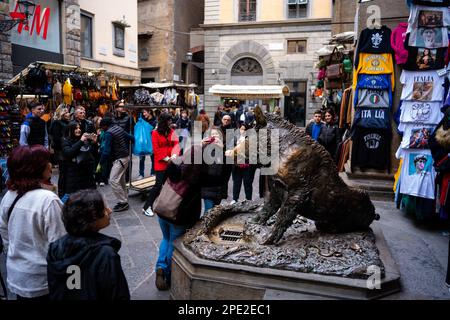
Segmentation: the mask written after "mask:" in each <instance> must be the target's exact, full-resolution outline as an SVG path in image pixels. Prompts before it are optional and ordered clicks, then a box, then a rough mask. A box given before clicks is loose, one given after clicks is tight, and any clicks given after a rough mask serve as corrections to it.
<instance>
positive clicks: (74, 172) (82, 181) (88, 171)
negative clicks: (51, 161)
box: [60, 139, 97, 194]
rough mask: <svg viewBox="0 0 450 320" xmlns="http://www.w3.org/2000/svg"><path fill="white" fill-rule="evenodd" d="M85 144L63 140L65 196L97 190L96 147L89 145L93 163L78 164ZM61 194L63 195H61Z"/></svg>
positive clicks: (79, 141) (78, 141)
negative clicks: (85, 190) (80, 191)
mask: <svg viewBox="0 0 450 320" xmlns="http://www.w3.org/2000/svg"><path fill="white" fill-rule="evenodd" d="M83 145H84V142H83V141H81V140H72V139H64V140H63V150H62V155H63V164H64V165H63V173H62V174H63V179H62V180H63V190H60V191H62V192H63V194H71V193H74V192H77V191H79V190H83V189H95V177H94V173H95V156H96V152H97V150H96V146H95V145H93V144H90V143H89V146H90V148H91V149H90V150H91V154H92V161H88V162H82V163H77V160H76V158H77V156H78V154H79V153H80V149H81V147H82V146H83ZM60 194H61V193H60Z"/></svg>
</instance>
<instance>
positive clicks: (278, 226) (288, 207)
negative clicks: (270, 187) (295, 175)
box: [263, 189, 308, 245]
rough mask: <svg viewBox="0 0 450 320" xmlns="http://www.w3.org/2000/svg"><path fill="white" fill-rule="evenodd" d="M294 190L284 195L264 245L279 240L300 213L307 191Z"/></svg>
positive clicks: (306, 199) (306, 197) (306, 198)
mask: <svg viewBox="0 0 450 320" xmlns="http://www.w3.org/2000/svg"><path fill="white" fill-rule="evenodd" d="M295 191H296V192H294V191H291V192H289V194H288V196H287V197H286V199H285V201H284V203H283V205H282V207H281V209H280V212H279V213H278V216H277V221H276V222H275V224H274V226H273V228H272V231H271V232H270V234H269V236H268V237H267V239H266V240H265V241H264V242H263V244H264V245H271V244H274V243H277V242H278V241H280V239H281V238H282V237H283V235H284V233H285V232H286V230H287V229H288V228H289V227H290V226H291V225H292V223H293V222H294V220H295V218H296V217H297V215H298V214H301V212H302V211H303V210H304V208H305V204H306V201H308V193H300V191H299V190H298V189H296V190H295Z"/></svg>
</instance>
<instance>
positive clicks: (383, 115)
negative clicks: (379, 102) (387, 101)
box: [352, 108, 390, 129]
mask: <svg viewBox="0 0 450 320" xmlns="http://www.w3.org/2000/svg"><path fill="white" fill-rule="evenodd" d="M389 115H390V113H389V109H376V108H356V111H355V118H354V120H353V125H352V126H353V127H356V126H358V127H363V128H380V129H388V128H390V117H389Z"/></svg>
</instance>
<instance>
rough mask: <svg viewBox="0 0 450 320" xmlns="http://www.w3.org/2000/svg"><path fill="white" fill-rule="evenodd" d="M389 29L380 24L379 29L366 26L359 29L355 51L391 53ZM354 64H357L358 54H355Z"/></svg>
mask: <svg viewBox="0 0 450 320" xmlns="http://www.w3.org/2000/svg"><path fill="white" fill-rule="evenodd" d="M391 33H392V31H391V29H389V28H388V27H386V26H382V27H381V28H380V29H376V28H374V29H369V28H366V29H364V30H363V31H361V34H360V36H359V39H358V47H357V51H356V52H357V53H362V52H365V53H392V52H393V50H392V47H391ZM356 57H357V58H356V60H355V66H358V63H359V61H358V58H359V57H358V55H356Z"/></svg>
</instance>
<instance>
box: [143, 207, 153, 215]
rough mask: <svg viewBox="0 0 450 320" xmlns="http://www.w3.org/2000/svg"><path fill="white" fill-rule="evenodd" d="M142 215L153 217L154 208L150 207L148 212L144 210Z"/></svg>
mask: <svg viewBox="0 0 450 320" xmlns="http://www.w3.org/2000/svg"><path fill="white" fill-rule="evenodd" d="M142 213H143V214H144V215H146V216H147V217H153V216H154V215H155V214H154V213H153V210H152V208H150V207H148V209H147V210H144V209H142Z"/></svg>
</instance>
